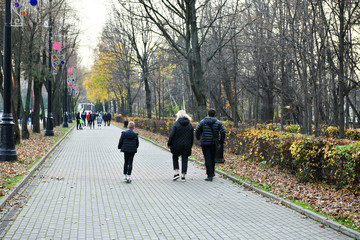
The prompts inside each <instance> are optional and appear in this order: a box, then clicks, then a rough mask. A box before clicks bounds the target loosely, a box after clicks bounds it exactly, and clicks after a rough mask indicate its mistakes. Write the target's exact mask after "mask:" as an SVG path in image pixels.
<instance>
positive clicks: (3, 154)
mask: <svg viewBox="0 0 360 240" xmlns="http://www.w3.org/2000/svg"><path fill="white" fill-rule="evenodd" d="M3 64H4V66H3V67H4V113H3V115H2V119H1V123H0V125H1V148H0V160H1V161H15V160H17V154H16V150H15V138H14V122H13V117H12V114H11V0H6V2H5V26H4V63H3Z"/></svg>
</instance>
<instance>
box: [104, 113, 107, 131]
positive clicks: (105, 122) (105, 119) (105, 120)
mask: <svg viewBox="0 0 360 240" xmlns="http://www.w3.org/2000/svg"><path fill="white" fill-rule="evenodd" d="M103 120H104V126H105V127H106V124H107V112H105V113H104V115H103Z"/></svg>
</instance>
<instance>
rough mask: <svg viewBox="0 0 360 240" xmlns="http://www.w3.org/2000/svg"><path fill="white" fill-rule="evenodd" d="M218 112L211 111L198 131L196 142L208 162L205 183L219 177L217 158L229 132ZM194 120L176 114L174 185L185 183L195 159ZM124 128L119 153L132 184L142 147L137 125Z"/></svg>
mask: <svg viewBox="0 0 360 240" xmlns="http://www.w3.org/2000/svg"><path fill="white" fill-rule="evenodd" d="M215 116H216V111H215V110H214V109H210V110H209V111H208V114H207V116H206V117H205V118H204V119H202V120H201V121H200V123H199V125H198V126H197V127H196V130H195V137H196V139H198V140H200V146H201V148H202V152H203V154H204V158H205V167H206V174H207V177H206V178H205V181H212V180H213V177H214V176H215V158H216V152H217V148H218V145H222V144H223V143H224V141H225V128H224V126H223V124H222V123H221V122H220V121H219V120H218V119H217V118H216V117H215ZM191 120H192V119H191V117H190V116H189V115H188V114H187V113H186V112H185V110H180V111H178V112H177V114H176V121H175V123H174V125H173V126H172V128H171V131H170V136H169V140H168V143H167V145H168V148H169V149H170V151H171V153H172V160H173V169H174V171H175V173H174V176H173V178H172V180H173V181H176V180H177V179H179V178H180V179H181V181H183V182H184V181H185V176H186V174H187V168H188V158H189V156H190V155H191V150H192V146H193V143H194V128H193V126H192V124H191ZM124 126H125V127H126V126H127V128H128V130H126V131H123V132H122V133H121V136H120V140H119V144H118V149H120V150H121V152H124V172H123V173H124V180H125V181H126V182H128V183H130V182H131V172H132V168H133V160H134V156H135V153H136V152H137V148H138V147H139V138H138V134H137V133H136V132H135V131H134V130H135V123H134V122H132V121H131V122H126V123H125V124H124ZM180 156H181V176H180V171H179V170H180V168H179V157H180Z"/></svg>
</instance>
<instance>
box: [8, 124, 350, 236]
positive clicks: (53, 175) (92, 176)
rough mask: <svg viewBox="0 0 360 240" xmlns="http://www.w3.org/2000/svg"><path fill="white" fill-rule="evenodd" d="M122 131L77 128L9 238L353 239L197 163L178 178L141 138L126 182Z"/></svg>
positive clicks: (161, 153) (165, 155)
mask: <svg viewBox="0 0 360 240" xmlns="http://www.w3.org/2000/svg"><path fill="white" fill-rule="evenodd" d="M120 133H121V130H120V129H119V128H117V127H115V126H110V127H102V129H94V130H90V129H88V128H87V129H85V130H79V131H77V130H74V131H73V132H72V133H71V134H70V135H69V136H68V137H67V139H65V141H64V142H63V143H62V144H61V146H60V147H59V148H58V149H57V150H56V152H55V153H54V154H53V155H52V157H51V159H50V160H49V161H48V162H47V163H46V165H45V167H44V168H43V170H42V172H40V173H39V174H38V177H37V178H35V179H34V180H33V181H35V183H33V184H32V185H33V189H30V190H28V193H29V194H30V196H29V197H28V198H27V200H28V202H27V203H26V204H24V206H23V208H22V209H21V211H18V213H17V214H18V215H17V217H16V218H15V217H14V218H13V219H10V221H9V222H11V223H12V225H11V227H8V228H7V232H6V235H5V236H4V233H3V234H2V236H4V238H3V239H47V240H49V239H56V240H57V239H201V240H203V239H282V240H283V239H350V238H348V237H346V236H345V235H343V234H341V233H338V232H336V231H334V230H332V229H330V228H321V227H320V225H321V224H320V223H317V222H314V221H313V220H311V219H306V218H302V215H300V214H298V213H296V212H294V211H292V210H290V209H288V208H285V207H282V206H279V205H276V204H273V203H271V202H269V201H268V200H267V198H264V197H262V196H259V195H257V194H255V193H253V192H252V191H246V190H245V189H244V188H243V187H241V186H239V185H238V184H234V183H233V182H232V181H230V180H227V179H223V178H220V177H219V176H216V177H215V179H214V181H213V182H205V181H204V178H205V170H204V169H202V168H201V167H199V166H196V165H193V163H190V164H189V169H188V177H187V181H186V182H180V181H175V182H173V181H171V177H172V175H173V171H172V160H171V154H170V153H169V152H167V151H165V150H163V149H161V148H159V147H157V146H155V145H153V144H152V143H149V142H147V141H144V140H140V147H139V151H138V153H137V154H136V155H135V159H134V169H133V182H132V183H131V184H127V183H124V182H123V180H122V177H123V176H122V168H123V154H122V153H120V152H119V151H118V150H117V143H118V139H119V136H120Z"/></svg>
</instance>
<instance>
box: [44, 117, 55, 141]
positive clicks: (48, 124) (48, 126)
mask: <svg viewBox="0 0 360 240" xmlns="http://www.w3.org/2000/svg"><path fill="white" fill-rule="evenodd" d="M49 115H50V114H49ZM53 129H54V124H53V117H52V116H48V117H47V122H46V130H45V136H50V137H51V136H54V130H53Z"/></svg>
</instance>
